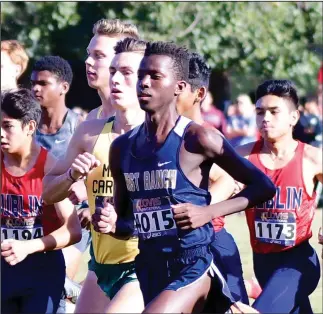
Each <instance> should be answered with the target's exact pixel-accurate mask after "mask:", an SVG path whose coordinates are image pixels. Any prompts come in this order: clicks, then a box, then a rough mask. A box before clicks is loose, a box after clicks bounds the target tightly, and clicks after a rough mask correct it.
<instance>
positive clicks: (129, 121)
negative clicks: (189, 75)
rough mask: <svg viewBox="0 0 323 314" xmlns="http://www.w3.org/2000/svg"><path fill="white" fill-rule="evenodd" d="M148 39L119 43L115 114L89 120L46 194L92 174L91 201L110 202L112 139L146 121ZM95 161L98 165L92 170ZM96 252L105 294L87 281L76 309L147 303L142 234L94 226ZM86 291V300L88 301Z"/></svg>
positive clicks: (133, 307)
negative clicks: (143, 77) (141, 70)
mask: <svg viewBox="0 0 323 314" xmlns="http://www.w3.org/2000/svg"><path fill="white" fill-rule="evenodd" d="M145 47H146V43H145V42H143V41H139V40H135V39H130V38H126V39H124V40H123V41H120V42H118V43H117V45H116V47H115V51H116V56H115V57H114V59H113V60H112V63H111V66H110V69H109V71H110V88H111V103H112V105H113V108H114V110H115V111H116V114H115V116H114V117H111V118H109V119H100V120H90V121H85V122H84V123H82V124H81V126H80V127H79V128H78V130H77V131H76V133H75V134H74V136H73V138H72V140H71V142H70V146H69V148H68V150H67V154H66V156H65V159H64V160H63V161H61V162H60V163H59V164H57V165H56V166H55V167H54V168H53V169H52V171H51V172H50V173H49V175H48V176H47V177H46V178H45V179H44V194H43V197H44V199H45V200H46V201H47V202H49V203H52V202H54V201H55V200H57V199H62V198H64V197H66V195H68V189H69V188H70V186H71V182H70V179H71V178H72V179H74V180H75V181H76V180H79V179H81V177H84V176H87V178H86V185H87V192H88V197H89V206H90V209H91V212H92V213H94V210H95V207H96V206H98V205H99V206H100V205H101V206H102V207H103V204H102V202H107V201H110V199H109V198H110V197H111V196H112V195H113V181H112V178H111V174H110V170H109V163H108V157H109V143H110V144H111V142H112V141H113V140H114V138H116V137H117V136H119V135H120V134H122V133H125V132H127V131H129V130H131V129H133V128H134V127H135V126H137V125H139V124H140V123H142V122H143V121H144V112H143V111H142V110H141V109H140V107H139V103H138V98H137V95H136V82H137V70H138V67H139V63H140V61H141V59H142V57H143V54H144V50H145ZM91 164H93V165H99V166H98V167H97V168H96V169H94V170H93V171H91V168H92V167H91V166H90V165H91ZM91 232H92V244H93V254H92V259H91V261H90V264H89V269H90V271H89V273H92V272H91V270H92V271H93V272H94V273H95V274H96V276H97V278H98V284H99V286H100V287H101V289H102V290H103V291H104V292H105V294H106V296H107V297H106V298H102V293H101V295H97V294H96V293H95V291H94V290H90V289H87V287H86V282H87V279H86V280H85V284H84V287H83V289H84V290H83V291H82V292H81V296H80V298H79V303H78V304H77V308H76V312H87V313H88V312H91V313H94V312H97V313H103V312H105V313H106V312H108V313H117V312H119V313H127V312H128V313H138V312H141V311H142V310H143V308H144V304H143V299H142V296H141V291H140V288H139V283H138V281H137V278H136V273H135V267H134V258H135V256H136V255H137V254H138V241H137V238H130V239H129V240H127V241H125V240H118V239H116V238H114V237H112V236H110V235H105V234H99V233H97V232H95V231H94V230H93V228H91ZM83 293H84V300H83Z"/></svg>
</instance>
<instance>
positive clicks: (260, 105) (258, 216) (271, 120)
mask: <svg viewBox="0 0 323 314" xmlns="http://www.w3.org/2000/svg"><path fill="white" fill-rule="evenodd" d="M256 94H257V96H256V100H257V102H256V112H257V126H258V129H259V131H260V132H261V136H262V139H261V140H259V141H257V142H254V143H249V144H247V145H243V146H240V147H238V148H237V149H238V152H239V153H240V154H241V155H243V156H244V157H245V158H248V159H249V161H251V162H252V163H253V164H254V165H255V166H256V167H258V168H259V169H260V170H262V171H263V172H264V173H265V174H267V176H268V177H269V178H271V180H272V181H273V182H274V184H275V185H276V195H275V197H274V198H273V199H272V200H270V201H267V202H266V203H264V204H259V205H258V206H256V207H254V208H252V209H250V210H247V211H246V216H247V222H248V226H249V230H250V239H251V246H252V249H253V257H254V271H255V274H256V277H257V279H258V281H259V283H260V285H261V287H262V289H263V291H262V293H261V294H260V296H259V297H258V298H257V300H256V301H255V303H254V304H253V307H255V308H256V309H257V310H258V311H260V312H261V313H294V312H295V313H296V312H298V311H300V312H301V313H312V309H311V305H310V302H309V298H308V296H309V295H310V294H311V293H312V292H313V291H314V289H315V288H316V286H317V284H318V281H319V277H320V265H319V262H318V258H317V255H316V253H315V250H314V249H313V248H312V246H311V245H310V244H309V239H310V238H311V236H312V231H311V224H312V221H313V217H314V212H315V208H316V206H315V198H316V197H315V196H316V195H315V191H314V188H315V184H316V183H317V181H320V182H322V152H321V150H320V149H318V148H315V147H313V146H310V145H307V144H304V143H302V142H299V141H296V140H294V139H293V137H292V131H293V127H294V126H295V124H296V122H297V120H298V118H299V113H298V111H297V105H298V96H297V92H296V89H295V87H294V86H293V84H292V83H291V82H290V81H287V80H270V81H266V82H264V83H263V84H261V85H260V86H258V89H257V93H256Z"/></svg>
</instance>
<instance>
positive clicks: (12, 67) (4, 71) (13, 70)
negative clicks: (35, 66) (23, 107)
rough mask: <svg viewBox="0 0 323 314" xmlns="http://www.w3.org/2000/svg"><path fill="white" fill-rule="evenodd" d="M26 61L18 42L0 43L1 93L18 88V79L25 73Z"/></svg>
mask: <svg viewBox="0 0 323 314" xmlns="http://www.w3.org/2000/svg"><path fill="white" fill-rule="evenodd" d="M28 60H29V57H28V55H27V53H26V51H25V49H24V47H23V46H22V45H21V43H19V41H17V40H2V41H1V91H4V90H9V89H17V88H18V79H19V77H20V76H21V75H22V74H23V73H24V72H25V70H26V68H27V65H28Z"/></svg>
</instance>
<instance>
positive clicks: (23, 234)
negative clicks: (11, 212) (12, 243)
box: [1, 217, 44, 241]
mask: <svg viewBox="0 0 323 314" xmlns="http://www.w3.org/2000/svg"><path fill="white" fill-rule="evenodd" d="M43 236H44V232H43V227H42V224H41V222H40V219H39V218H38V217H37V218H34V217H33V218H26V219H24V218H3V219H2V220H1V240H7V239H15V240H21V241H26V240H32V239H37V238H41V237H43Z"/></svg>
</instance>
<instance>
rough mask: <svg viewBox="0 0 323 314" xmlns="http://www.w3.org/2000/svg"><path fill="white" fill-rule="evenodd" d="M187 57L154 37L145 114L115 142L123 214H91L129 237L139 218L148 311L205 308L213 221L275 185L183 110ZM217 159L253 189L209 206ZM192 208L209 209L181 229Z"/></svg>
mask: <svg viewBox="0 0 323 314" xmlns="http://www.w3.org/2000/svg"><path fill="white" fill-rule="evenodd" d="M188 63H189V53H188V51H187V50H186V49H184V48H181V47H178V46H176V45H175V44H171V43H163V42H155V43H148V45H147V49H146V52H145V57H144V58H143V60H142V62H141V64H140V67H139V71H138V84H137V94H138V97H139V103H140V106H141V108H142V109H143V110H144V111H145V112H146V120H145V122H144V123H143V124H142V125H141V126H138V127H137V128H135V129H134V130H133V131H131V132H128V133H126V134H125V135H122V136H120V137H119V138H117V139H116V140H115V141H114V142H113V144H112V145H111V148H110V158H109V163H110V170H111V173H112V176H113V179H114V188H115V190H114V191H115V193H114V206H115V209H116V212H117V214H118V216H119V217H118V220H117V222H116V224H115V220H116V217H115V215H111V210H109V206H105V207H104V208H103V209H102V208H101V209H100V208H97V209H96V213H95V214H94V215H93V216H92V224H93V225H94V226H95V228H96V230H99V231H100V232H102V233H108V232H112V233H114V235H115V236H123V237H129V235H131V234H132V232H133V231H134V230H133V229H134V226H133V224H134V222H133V219H132V218H133V215H134V216H135V220H136V226H137V228H136V229H137V230H138V234H139V250H140V253H139V255H138V256H137V258H136V272H137V276H138V279H139V282H140V288H141V290H142V292H143V296H144V300H145V305H146V308H145V310H144V313H177V312H184V313H192V312H193V311H196V312H198V311H199V310H201V309H202V308H203V304H204V301H205V298H206V296H207V294H208V292H209V290H210V282H211V279H210V277H209V274H210V272H211V269H212V270H213V269H214V271H215V272H217V271H218V270H217V269H216V268H214V267H213V265H212V260H213V255H212V253H211V252H210V250H209V244H210V243H211V242H212V240H213V235H214V231H213V227H212V223H211V219H212V218H214V217H216V216H221V215H223V214H229V213H233V212H236V211H240V210H244V209H246V208H247V207H250V206H253V205H254V204H257V203H259V202H261V200H265V199H269V198H270V197H272V196H273V194H274V191H275V188H274V186H273V184H272V183H271V181H270V180H269V179H268V178H267V177H266V176H265V175H264V174H263V173H262V172H261V171H258V170H257V169H256V167H253V166H252V164H251V163H246V162H245V160H243V159H242V158H240V157H239V156H238V155H237V154H236V153H235V151H234V150H233V148H232V147H231V146H230V145H229V144H228V143H227V142H226V141H225V139H224V138H223V137H222V136H220V135H219V134H218V132H216V131H214V130H211V129H205V128H203V127H201V126H199V125H198V124H195V123H193V122H191V120H189V119H187V118H184V117H181V116H178V114H177V112H176V102H177V98H178V96H179V94H181V93H182V91H183V90H184V88H185V86H186V82H185V81H187V79H188V68H189V64H188ZM214 162H217V163H218V164H219V165H220V166H221V167H222V168H223V169H224V170H226V171H227V172H228V173H229V174H230V175H232V176H233V178H235V179H237V180H239V181H242V182H245V184H247V185H248V187H247V188H246V189H245V190H244V191H242V192H241V193H240V194H238V195H236V196H235V198H234V199H231V200H228V201H224V202H220V203H218V204H214V205H210V206H208V205H209V203H210V198H211V197H210V194H209V192H208V191H207V189H208V174H209V171H210V168H211V166H212V164H213V163H214ZM91 166H95V163H93V164H92V165H90V168H91ZM205 206H206V208H204V207H205ZM131 208H132V210H131ZM190 208H192V209H196V208H198V209H199V211H202V212H203V211H205V210H206V211H208V212H209V213H210V214H209V217H208V218H207V219H204V220H203V221H201V222H200V226H201V227H199V228H197V229H195V230H191V228H190V229H187V230H181V229H180V227H181V225H182V224H183V223H186V221H185V220H184V221H183V220H182V219H181V218H182V214H183V212H184V214H185V212H186V211H187V210H190ZM175 220H176V223H177V225H176V224H175ZM192 227H194V225H193V226H192ZM217 274H218V273H217ZM222 279H223V278H222ZM225 293H227V296H228V297H230V293H229V292H228V291H225Z"/></svg>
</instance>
